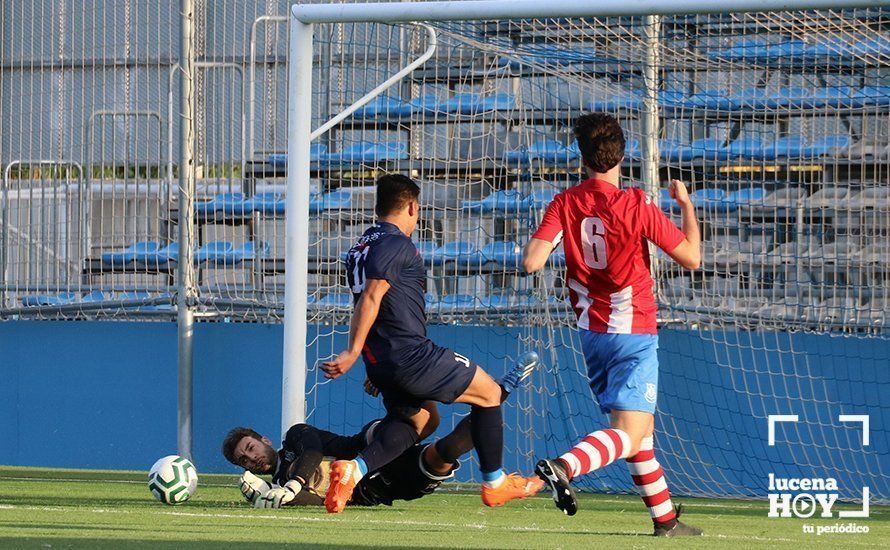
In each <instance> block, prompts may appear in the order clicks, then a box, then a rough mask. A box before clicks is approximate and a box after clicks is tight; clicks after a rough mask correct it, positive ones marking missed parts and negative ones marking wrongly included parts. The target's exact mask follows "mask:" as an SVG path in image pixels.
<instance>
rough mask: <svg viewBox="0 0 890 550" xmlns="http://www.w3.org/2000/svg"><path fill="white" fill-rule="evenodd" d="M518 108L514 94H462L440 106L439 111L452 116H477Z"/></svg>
mask: <svg viewBox="0 0 890 550" xmlns="http://www.w3.org/2000/svg"><path fill="white" fill-rule="evenodd" d="M515 108H516V98H515V97H513V95H512V94H506V93H496V94H492V95H485V94H475V93H470V92H466V93H460V94H457V95H455V96H454V97H452V98H449V99H446V100H445V101H443V102H442V103H440V104H439V111H441V112H445V113H450V114H461V115H476V114H479V113H484V112H487V111H510V110H512V109H515Z"/></svg>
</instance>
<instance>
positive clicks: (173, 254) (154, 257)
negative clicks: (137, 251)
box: [136, 242, 179, 269]
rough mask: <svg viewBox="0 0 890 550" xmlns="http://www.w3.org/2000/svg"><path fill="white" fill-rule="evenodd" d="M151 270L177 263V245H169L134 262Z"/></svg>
mask: <svg viewBox="0 0 890 550" xmlns="http://www.w3.org/2000/svg"><path fill="white" fill-rule="evenodd" d="M136 261H137V262H138V263H140V264H145V265H146V266H147V267H149V268H151V269H160V268H162V267H165V266H167V265H168V264H170V263H175V262H177V261H179V243H176V242H174V243H170V244H168V245H167V246H166V247H164V248H162V249H161V250H158V251H157V253H155V254H144V255H143V256H142V257H140V258H137V260H136Z"/></svg>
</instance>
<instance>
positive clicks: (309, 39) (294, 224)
mask: <svg viewBox="0 0 890 550" xmlns="http://www.w3.org/2000/svg"><path fill="white" fill-rule="evenodd" d="M880 4H881V2H879V1H876V0H733V1H731V2H730V1H728V0H723V1H719V0H717V1H715V0H603V1H600V2H595V1H591V0H551V1H550V2H541V1H540V0H479V1H474V0H462V1H443V2H389V3H375V4H364V3H357V4H297V5H294V6H292V7H291V10H290V15H289V17H290V23H289V25H290V44H289V47H288V97H287V102H288V103H287V115H288V123H287V203H286V212H287V214H286V222H285V223H286V244H285V259H286V265H287V270H286V273H285V294H284V365H283V369H282V414H281V422H282V426H281V430H282V433H285V432H286V431H287V429H288V428H289V427H290V426H292V425H293V424H295V423H298V422H302V421H304V420H305V417H306V410H305V407H306V400H305V392H306V375H307V361H306V349H307V348H306V337H307V333H308V331H307V319H306V306H307V291H308V266H309V262H308V256H309V235H308V231H307V227H308V222H307V220H308V219H309V200H310V182H309V174H310V172H309V170H310V153H309V149H310V143H311V141H312V140H313V139H314V138H316V137H318V135H321V134H322V133H323V130H324V129H326V128H325V127H327V128H329V127H330V126H331V125H332V124H331V123H328V124H325V126H324V127H323V128H319V130H318V131H315V132H313V130H312V128H311V123H312V58H313V55H312V54H313V25H314V24H316V23H423V22H428V21H467V20H510V19H544V18H581V17H614V16H659V15H676V14H706V13H723V12H732V13H742V12H770V11H797V10H811V9H832V10H842V9H850V8H860V7H869V6H875V5H880ZM406 69H407V67H406ZM412 69H413V68H412ZM406 72H410V70H409V71H405V70H403V71H400V73H399V74H402V73H406ZM392 80H393V79H390V80H389V81H387V82H390V81H392ZM382 89H385V87H384V86H383V85H381V87H378V88H377V90H379V91H382ZM379 91H378V93H379ZM654 95H655V90H654V89H650V90H647V96H648V97H647V98H646V103H647V105H649V106H654V104H655V97H654ZM372 97H373V95H372V94H368V95H366V96H365V97H363V98H362V100H363V101H369V100H370V99H371V98H372ZM358 106H360V105H353V106H351V107H350V108H349V109H347V110H345V111H349V112H353V111H354V110H355V109H356V108H357V107H358ZM350 109H351V110H350ZM645 110H646V111H651V112H653V113H654V107H652V108H651V109H650V108H649V107H647V108H646V109H645ZM345 111H344V113H341V115H338V116H341V117H343V118H345V116H347V115H348V114H349V113H347V112H345ZM335 118H337V117H335ZM332 122H333V121H332ZM652 141H654V138H653V139H652ZM641 148H642V153H643V156H644V158H647V159H654V158H657V157H653V156H652V154H653V152H654V149H653V147H652V145H651V144H649V145H647V143H646V140H644V141H643V143H642V144H641Z"/></svg>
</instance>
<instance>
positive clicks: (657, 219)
mask: <svg viewBox="0 0 890 550" xmlns="http://www.w3.org/2000/svg"><path fill="white" fill-rule="evenodd" d="M669 190H670V194H671V198H673V199H674V200H675V201H677V204H678V205H679V206H680V212H681V213H682V229H678V228H677V226H676V225H674V224H673V222H671V220H670V219H668V217H667V216H665V215H664V212H662V211H661V208H659V206H658V205H657V204H656V203H654V202H652V200H651V199H650V198H649V197H646V196H645V195H644V194H643V193H642V192H639V193H640V195H639V196H641V197H643V198H644V200H645V203H644V204H641V206H640V211H639V212H640V217H639V220H640V224H641V225H642V230H643V236H644V237H646V239H648V240H649V241H650V242H652V243H654V244H655V245H656V246H657V247H658V248H660V249H662V250H664V252H665V253H666V254H667V255H668V256H670V257H671V258H673V259H674V261H676V262H677V263H678V264H680V265H681V266H683V267H685V268H686V269H698V267H699V266H700V265H701V236H700V235H699V231H698V220H696V219H695V206H694V205H693V204H692V201H691V200H690V198H689V193H687V192H686V186H685V185H684V184H683V182H682V181H680V180H671V184H670V187H669Z"/></svg>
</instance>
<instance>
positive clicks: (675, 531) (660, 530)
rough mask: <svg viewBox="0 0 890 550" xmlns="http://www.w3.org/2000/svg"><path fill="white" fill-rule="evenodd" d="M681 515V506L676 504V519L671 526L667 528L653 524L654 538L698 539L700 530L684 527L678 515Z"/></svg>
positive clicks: (661, 524) (659, 524)
mask: <svg viewBox="0 0 890 550" xmlns="http://www.w3.org/2000/svg"><path fill="white" fill-rule="evenodd" d="M682 513H683V505H682V504H678V505H677V508H676V514H677V518H676V519H675V520H674V521H673V525H671V526H668V525H667V524H663V523H656V524H655V532H654V533H652V535H653V536H655V537H698V536H701V534H702V530H701V529H699V528H698V527H693V526H691V525H686V524H685V523H683V522H681V521H680V514H682Z"/></svg>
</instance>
